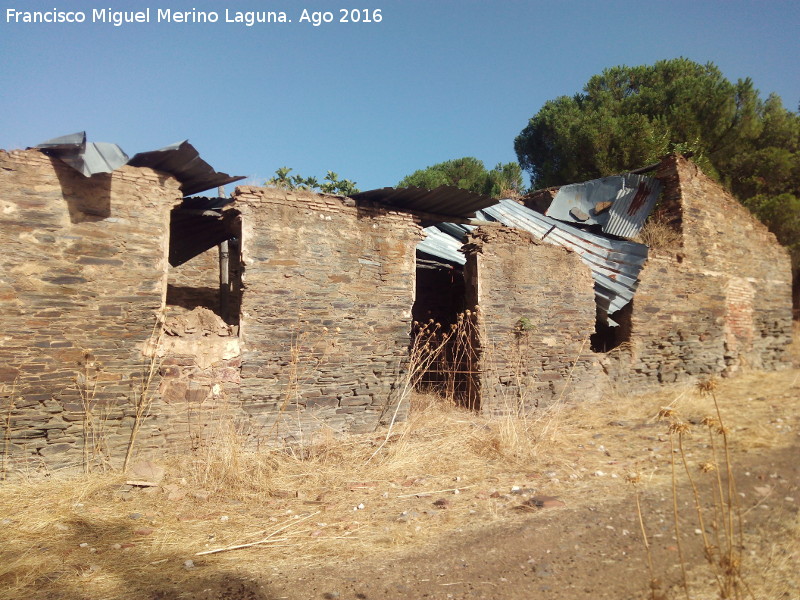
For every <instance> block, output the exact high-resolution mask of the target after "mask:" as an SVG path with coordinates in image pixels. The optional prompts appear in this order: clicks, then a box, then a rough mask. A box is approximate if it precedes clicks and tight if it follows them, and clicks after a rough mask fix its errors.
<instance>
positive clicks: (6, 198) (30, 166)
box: [0, 150, 181, 467]
mask: <svg viewBox="0 0 800 600" xmlns="http://www.w3.org/2000/svg"><path fill="white" fill-rule="evenodd" d="M180 198H181V193H180V190H179V188H178V182H177V181H175V180H174V179H173V178H171V177H170V176H167V175H164V174H162V173H157V172H155V171H152V170H150V169H142V168H131V167H123V168H121V169H119V170H117V171H115V172H114V173H113V174H100V175H95V176H94V177H91V178H86V177H84V176H83V175H81V174H79V173H78V172H77V171H75V170H74V169H72V168H71V167H68V166H67V165H66V164H64V163H62V162H61V161H60V160H56V159H51V158H48V157H47V156H45V155H44V154H42V153H40V152H38V151H35V150H28V151H14V152H10V153H7V152H0V228H1V232H2V233H1V235H2V237H1V238H0V242H1V243H0V301H1V302H2V310H0V386H2V387H0V390H2V392H0V395H1V396H2V397H1V398H0V410H2V415H3V416H2V421H3V424H4V428H3V429H4V432H3V433H4V435H3V437H4V442H5V443H6V444H7V445H6V446H4V455H3V457H4V460H5V461H6V463H5V464H4V467H9V462H8V461H11V466H13V467H15V466H20V467H22V466H32V467H39V466H41V465H42V464H46V465H47V466H49V467H61V466H67V465H76V464H81V462H82V461H83V460H84V459H85V458H88V460H91V461H99V462H105V461H107V460H109V457H111V456H114V457H115V459H114V464H119V463H118V459H119V458H121V456H124V448H125V446H126V444H127V442H128V439H129V433H130V426H131V424H132V422H133V416H132V403H133V402H134V398H135V395H136V394H137V393H138V388H139V386H140V384H141V380H142V373H143V372H144V371H146V363H147V359H146V358H145V357H144V356H143V350H144V347H145V344H146V343H147V341H148V339H149V338H150V336H151V334H152V332H153V329H154V325H155V323H156V314H157V313H158V312H159V311H160V310H161V308H162V306H163V304H164V297H165V292H166V286H165V282H166V273H167V260H166V257H167V244H168V231H169V230H168V227H167V224H168V222H169V216H168V215H169V211H170V208H171V207H172V206H173V205H174V204H175V203H176V202H178V201H179V200H180ZM158 426H159V423H158V420H157V419H154V420H153V421H152V422H151V423H149V424H148V428H152V427H156V428H157V427H158ZM142 437H143V439H144V438H146V437H147V434H146V433H144V432H143V434H142ZM84 442H86V443H87V444H88V446H87V447H85V448H84ZM84 452H85V455H84ZM12 458H13V460H11V459H12Z"/></svg>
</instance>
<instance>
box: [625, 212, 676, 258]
mask: <svg viewBox="0 0 800 600" xmlns="http://www.w3.org/2000/svg"><path fill="white" fill-rule="evenodd" d="M636 241H637V242H640V243H642V244H646V245H647V246H649V247H650V248H652V249H653V250H675V249H677V248H680V245H681V236H680V233H678V232H677V231H675V227H673V226H672V225H670V224H669V223H667V222H665V221H664V220H662V219H659V217H658V215H657V214H655V215H653V216H652V217H650V218H649V219H648V220H647V221H646V222H645V224H644V227H642V229H641V231H640V232H639V235H637V236H636Z"/></svg>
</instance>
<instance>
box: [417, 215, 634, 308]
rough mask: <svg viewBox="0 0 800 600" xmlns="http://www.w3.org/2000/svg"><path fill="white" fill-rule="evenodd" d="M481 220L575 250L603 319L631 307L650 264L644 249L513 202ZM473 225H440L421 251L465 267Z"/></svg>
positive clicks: (430, 232) (428, 230) (432, 229)
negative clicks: (466, 236)
mask: <svg viewBox="0 0 800 600" xmlns="http://www.w3.org/2000/svg"><path fill="white" fill-rule="evenodd" d="M477 217H478V218H479V219H483V220H486V221H496V222H499V223H502V224H503V225H507V226H509V227H514V228H516V229H522V230H525V231H528V232H530V233H531V234H533V235H534V236H536V237H537V238H538V239H540V240H544V241H545V242H549V243H551V244H554V245H557V246H563V247H564V248H569V249H570V250H573V251H574V252H576V253H577V254H578V256H580V258H581V260H582V261H583V262H584V264H586V265H587V266H588V267H589V269H591V271H592V278H593V279H594V282H595V289H594V291H595V299H596V301H597V306H598V307H599V308H600V311H601V314H606V315H608V314H613V313H615V312H617V311H618V310H619V309H620V308H622V307H623V306H625V305H626V304H628V302H630V301H631V299H632V298H633V296H634V294H635V293H636V287H637V286H638V277H639V273H640V271H641V270H642V267H643V266H644V263H645V261H646V260H647V252H648V248H647V246H645V245H644V244H638V243H635V242H628V241H624V240H616V239H610V238H607V237H604V236H602V235H597V234H594V233H590V232H588V231H583V230H581V229H578V228H577V227H572V226H571V225H567V224H566V223H562V222H561V221H558V220H556V219H552V218H550V217H546V216H544V215H542V214H541V213H538V212H536V211H533V210H531V209H529V208H526V207H524V206H522V205H520V204H518V203H517V202H514V201H513V200H500V202H498V203H496V204H495V205H494V206H490V207H487V208H484V209H483V210H481V211H479V212H478V213H477ZM472 228H473V227H471V226H469V225H454V224H452V223H440V224H438V225H437V226H435V227H427V228H426V229H425V233H426V234H427V237H426V238H425V240H423V241H422V242H420V243H419V244H418V245H417V250H419V251H420V252H423V253H425V254H428V255H431V256H435V257H437V258H440V259H443V260H446V261H449V262H452V263H457V264H461V265H463V264H464V263H465V262H466V261H465V258H464V256H463V254H461V252H459V249H460V248H461V245H462V244H463V239H464V234H465V233H466V232H467V231H469V230H470V229H472Z"/></svg>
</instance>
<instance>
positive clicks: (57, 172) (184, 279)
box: [0, 146, 791, 470]
mask: <svg viewBox="0 0 800 600" xmlns="http://www.w3.org/2000/svg"><path fill="white" fill-rule="evenodd" d="M100 151H101V153H102V148H101V149H100ZM184 151H186V147H185V146H184V147H182V149H179V150H176V152H179V153H178V154H169V155H168V157H167V158H164V156H161V155H158V156H155V157H154V155H155V153H151V155H147V156H145V155H137V157H139V158H138V160H136V157H135V159H134V160H131V161H127V164H126V162H125V161H124V160H122V161H121V166H118V167H117V168H114V169H113V170H111V172H106V173H96V174H93V175H91V176H88V177H87V176H86V175H85V174H83V173H81V172H79V170H78V169H77V167H76V165H75V164H73V163H74V161H73V162H72V163H71V164H72V166H70V164H67V159H70V160H71V158H70V156H65V155H63V154H61V155H59V154H58V153H57V152H47V149H44V150H43V149H30V150H24V151H12V152H0V227H1V228H2V229H1V230H0V301H2V311H0V385H2V388H0V400H1V401H2V405H0V421H1V422H2V423H3V443H4V446H3V449H2V460H3V468H4V469H6V470H8V469H17V468H39V467H43V466H44V467H49V468H56V467H64V466H78V465H80V464H82V463H84V464H85V463H86V462H87V461H90V462H95V463H97V462H108V463H110V464H112V465H114V466H119V465H120V464H121V461H122V458H123V457H124V455H125V453H126V449H127V448H128V446H129V444H130V441H131V432H132V431H133V430H137V429H138V433H137V435H136V437H135V440H134V447H135V452H136V453H137V454H142V453H152V452H154V451H157V450H159V449H166V448H192V447H196V446H198V445H200V444H203V443H205V441H206V440H207V437H208V436H209V435H211V433H210V432H212V431H215V425H218V424H220V423H223V422H224V423H227V424H230V425H232V427H231V431H234V430H235V432H236V435H241V436H243V437H244V438H247V439H249V440H250V441H251V442H252V443H253V444H254V445H257V444H259V443H264V444H271V443H274V442H275V441H276V440H277V441H282V442H303V441H306V440H309V439H311V436H313V434H314V433H315V432H316V431H319V430H320V429H322V428H326V427H328V428H331V429H333V430H335V431H337V432H367V431H373V430H374V429H375V428H376V427H378V426H379V425H380V424H381V423H383V424H386V423H388V422H390V421H391V420H392V419H395V418H403V416H404V415H405V413H406V411H407V410H408V392H409V390H410V387H412V386H414V385H416V384H417V383H418V380H417V379H413V380H412V379H410V377H409V374H410V373H411V374H414V375H420V380H421V381H423V382H427V383H428V384H430V385H431V386H432V387H434V388H435V387H436V385H437V384H441V383H442V380H441V379H438V377H439V376H437V375H436V373H434V372H433V369H432V368H431V369H430V371H431V372H430V373H417V371H416V369H417V368H418V366H415V365H411V366H409V355H410V353H412V354H413V351H414V346H415V341H417V340H418V335H419V327H420V325H416V326H414V321H417V322H421V323H422V324H423V325H424V324H425V323H428V322H430V321H433V322H435V323H439V324H440V325H441V328H442V329H448V328H449V329H453V330H455V329H456V328H459V327H461V326H462V325H464V324H465V323H466V326H465V327H464V329H463V331H464V335H463V336H462V340H461V343H462V344H463V345H464V350H463V352H461V353H460V354H459V355H458V356H455V354H454V355H453V357H451V358H452V359H453V360H452V361H451V362H450V363H449V366H450V368H451V369H452V371H453V372H454V373H455V374H456V375H455V381H454V382H451V383H452V391H453V393H454V395H455V396H456V399H457V400H459V401H461V402H463V403H465V404H468V405H470V406H472V407H474V408H475V409H479V410H484V411H486V412H489V413H496V412H505V411H508V410H520V409H522V410H533V409H535V407H536V406H539V405H544V404H547V403H552V402H554V401H560V400H565V401H566V400H570V399H586V398H591V397H592V396H596V395H598V394H603V393H606V392H607V390H608V389H609V388H610V386H611V385H612V384H613V385H619V386H629V387H634V388H637V389H638V388H645V387H647V386H651V385H658V384H660V383H662V382H673V381H681V380H690V379H692V378H697V377H701V376H707V375H711V374H720V373H728V372H732V371H735V370H736V369H741V368H745V367H748V368H759V369H779V368H783V367H786V366H788V365H789V357H788V354H787V348H788V344H789V342H790V336H791V276H790V263H789V257H788V254H787V252H786V251H785V250H784V249H783V248H782V247H781V246H779V245H778V244H777V242H776V241H775V238H774V236H772V234H770V233H769V232H768V231H767V230H766V229H765V227H764V226H763V225H761V224H760V223H758V222H757V221H756V220H755V218H754V217H752V216H751V215H750V214H749V213H748V212H747V211H746V209H744V208H743V207H742V206H741V205H740V204H739V203H738V202H736V201H735V199H734V198H732V197H731V196H730V195H729V194H727V193H726V192H725V191H723V190H722V189H721V188H720V187H719V186H718V185H717V184H716V183H715V182H714V181H712V180H711V179H709V178H708V177H706V176H705V175H703V173H701V172H700V171H699V170H698V169H697V167H696V166H695V165H694V164H693V163H691V162H689V161H687V160H685V159H683V158H681V157H677V156H670V157H667V158H665V159H664V161H662V163H661V164H660V165H659V167H658V169H657V171H656V172H655V173H654V178H655V179H657V180H658V181H659V182H660V190H661V191H660V199H659V204H658V207H657V214H658V215H659V218H660V219H661V220H662V221H663V222H664V223H667V226H668V227H670V228H671V230H672V231H673V233H674V237H675V239H674V242H673V244H672V245H671V246H669V247H665V248H663V249H651V250H650V252H649V254H648V252H647V248H646V247H644V246H641V245H639V244H634V243H633V242H628V241H625V240H622V239H619V236H617V238H616V239H614V236H606V237H603V236H597V237H591V236H589V237H588V238H587V239H589V240H590V241H589V242H586V240H583V238H581V240H583V241H580V242H579V243H580V244H589V245H590V246H591V245H592V244H594V245H597V244H600V245H608V248H607V249H606V250H604V252H606V254H605V256H608V257H610V258H609V260H617V259H619V260H620V261H622V263H624V262H625V261H626V260H629V259H631V260H632V261H633V263H636V271H635V272H636V273H637V274H638V275H637V276H636V277H632V276H630V275H626V274H625V273H624V272H623V271H624V268H627V267H624V268H623V267H619V268H620V269H622V270H620V271H619V273H617V272H616V271H613V269H612V267H610V266H609V267H608V269H612V271H613V272H612V271H608V269H606V270H607V271H608V272H609V273H611V274H610V275H609V274H608V273H606V275H604V277H608V278H609V279H608V282H607V286H608V287H610V288H616V281H617V280H619V281H622V280H625V281H626V282H627V283H625V285H622V284H620V285H621V288H624V289H622V291H621V292H620V293H621V294H623V296H624V295H625V294H626V293H629V294H630V297H631V298H632V300H617V299H616V298H617V297H616V296H615V295H614V294H611V295H610V296H608V295H604V292H603V291H602V290H603V289H605V288H603V286H602V285H601V284H598V276H597V272H596V271H597V269H594V271H593V268H590V267H589V266H587V263H586V260H585V256H584V255H583V254H582V252H583V251H582V250H581V249H580V248H578V249H577V250H576V249H575V248H571V247H569V245H567V246H565V245H563V244H560V243H552V242H553V238H554V237H556V235H557V234H558V232H553V230H550V231H548V230H547V229H545V233H543V234H537V233H536V230H531V229H526V228H525V226H523V225H524V223H525V222H526V221H525V218H529V219H531V220H533V221H536V220H537V219H540V218H541V219H549V218H550V217H545V216H544V215H540V216H534V217H531V216H530V215H531V213H535V214H536V215H539V213H536V212H535V211H533V210H530V208H526V207H525V206H522V204H518V203H513V202H512V204H513V206H511V205H509V204H502V203H501V204H496V202H495V201H493V200H491V199H487V198H485V197H481V196H477V195H474V194H470V193H467V192H462V191H460V190H446V189H440V190H434V191H433V192H428V191H423V190H391V189H384V190H375V191H373V192H366V193H363V194H357V195H355V196H353V197H352V198H343V197H338V196H325V195H320V194H314V193H309V192H301V191H284V190H279V189H274V188H258V187H250V186H242V187H238V188H236V191H235V192H234V194H233V195H232V197H231V198H198V197H186V196H187V194H192V193H194V192H196V191H202V189H195V188H197V187H198V186H199V187H201V188H203V184H205V185H206V187H205V188H203V189H209V188H211V189H213V188H214V187H216V185H219V184H220V183H227V182H228V181H231V180H235V179H236V178H228V177H227V176H226V175H224V174H215V173H214V172H213V170H210V173H211V175H212V176H211V177H210V178H206V179H205V180H204V179H203V176H202V175H201V176H198V174H197V169H196V164H197V163H196V160H195V159H194V158H193V159H192V168H191V169H187V168H181V167H186V165H185V164H184V165H182V166H181V165H179V167H178V168H176V166H175V164H173V163H175V162H176V160H177V159H176V156H177V157H178V158H180V157H181V156H183V157H184V158H185V155H184V154H180V152H184ZM165 156H167V155H165ZM126 158H127V157H126ZM178 162H180V160H178ZM184 162H186V161H184ZM203 164H205V163H203ZM205 166H206V167H207V165H205ZM215 176H221V177H222V178H221V179H220V177H216V178H215ZM212 185H213V187H211V186H212ZM653 201H655V196H654V197H653ZM503 202H504V203H509V202H511V201H503ZM526 202H527V204H528V205H529V207H534V206H535V207H536V208H538V209H539V210H543V209H542V203H544V204H545V205H546V204H548V203H551V202H552V200H551V199H547V198H545V199H544V200H543V198H542V197H541V196H538V197H534V198H529V199H528V200H527V201H526ZM517 210H519V211H527V212H526V213H525V214H524V215H522V216H521V217H519V219H520V220H519V221H515V223H516V222H518V223H521V224H522V225H520V226H514V227H511V226H508V225H506V224H504V223H505V222H506V221H505V219H506V218H509V219H510V218H512V216H513V214H512V213H514V211H517ZM476 211H484V212H482V213H480V212H479V213H478V214H479V216H481V217H482V219H481V220H480V221H474V220H470V219H471V217H472V216H473V215H474V214H475V213H476ZM504 211H505V212H504ZM520 214H522V213H520ZM574 214H579V213H574ZM492 215H495V216H494V217H493V216H492ZM509 215H511V216H509ZM523 217H524V218H523ZM515 218H516V217H515ZM441 223H444V224H441ZM437 224H438V225H437ZM446 224H449V225H446ZM459 224H460V225H459ZM432 226H436V228H437V230H438V232H439V233H444V232H445V231H446V230H447V229H448V227H449V228H450V232H451V234H452V235H450V236H449V238H447V239H446V240H445V238H444V237H443V238H442V241H441V244H439V246H437V247H434V249H431V247H430V246H429V247H427V249H426V246H425V242H424V241H425V240H428V243H430V241H431V240H432V239H434V238H435V236H436V235H439V234H438V233H430V232H431V227H432ZM459 227H460V229H459ZM548 229H549V228H548ZM576 231H577V229H576ZM565 235H566V234H565ZM576 235H579V236H583V235H584V234H583V233H579V234H576ZM437 239H438V238H437ZM605 239H609V240H611V241H610V242H605V241H602V240H605ZM592 240H594V241H592ZM598 240H600V241H598ZM448 244H449V246H448ZM620 244H622V245H620ZM625 244H628V245H625ZM642 248H643V250H642ZM637 252H644V254H643V255H640V254H637ZM615 257H616V258H615ZM631 257H633V258H631ZM604 260H605V259H604ZM616 264H618V263H615V262H609V265H616ZM620 264H621V263H620ZM604 268H605V267H604ZM614 268H616V267H614ZM221 270H222V272H223V273H224V274H227V275H225V276H224V277H223V284H220V273H221ZM626 289H627V290H628V292H625V290H626ZM634 292H635V295H633V294H634ZM604 299H605V300H604ZM604 302H605V304H604ZM615 302H617V304H618V305H619V306H615V304H614V303H615ZM476 307H477V310H476ZM465 311H469V314H466V316H465ZM415 327H416V328H415ZM410 348H411V350H410ZM423 370H424V369H423ZM137 410H138V416H137ZM139 428H140V429H139ZM231 434H232V433H231Z"/></svg>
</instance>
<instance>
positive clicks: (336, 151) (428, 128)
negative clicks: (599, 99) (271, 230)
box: [0, 0, 800, 189]
mask: <svg viewBox="0 0 800 600" xmlns="http://www.w3.org/2000/svg"><path fill="white" fill-rule="evenodd" d="M110 5H111V6H113V9H114V10H122V11H136V10H142V9H144V8H147V7H149V8H150V9H151V22H150V23H135V24H123V25H122V26H120V27H115V26H114V25H112V24H110V23H90V22H89V21H90V20H91V16H92V15H91V13H92V9H102V8H109V7H110ZM0 8H1V9H2V13H0V57H2V59H1V60H0V148H5V149H11V148H22V147H26V146H30V145H35V144H37V143H39V142H41V141H43V140H45V139H48V138H52V137H56V136H59V135H64V134H67V133H73V132H75V131H81V130H85V131H86V132H87V134H88V138H89V140H90V141H108V142H116V143H117V144H119V145H120V146H121V147H122V148H123V150H125V151H126V152H127V153H128V154H129V155H131V156H132V155H133V154H135V153H136V152H141V151H146V150H153V149H156V148H160V147H162V146H165V145H167V144H170V143H172V142H175V141H179V140H182V139H189V141H190V142H192V143H193V144H194V145H195V147H196V148H197V149H198V150H199V151H200V153H201V155H202V156H203V157H204V158H205V159H206V160H207V161H208V162H209V163H211V164H212V165H213V166H214V167H215V168H216V169H218V170H221V171H226V172H228V173H231V174H237V175H245V176H247V177H248V178H249V179H250V180H251V181H252V182H254V183H259V184H260V183H262V182H263V180H265V179H267V178H268V177H269V176H270V175H271V174H272V173H273V172H274V170H275V169H276V168H278V167H280V166H284V165H286V166H289V167H293V168H294V170H295V172H299V173H301V174H303V175H306V176H309V175H314V176H317V177H319V178H322V176H324V174H325V172H326V171H327V170H329V169H330V170H333V171H336V172H337V173H339V174H340V175H341V176H342V177H348V178H350V179H353V180H355V181H357V183H358V186H359V187H360V188H361V189H372V188H376V187H383V186H391V185H395V184H396V183H397V182H398V180H399V179H401V178H402V177H403V176H405V175H407V174H408V173H410V172H412V171H414V170H416V169H418V168H423V167H425V166H428V165H431V164H434V163H436V162H441V161H443V160H448V159H452V158H457V157H460V156H476V157H478V158H480V159H481V160H483V161H484V162H485V163H486V165H487V167H492V166H494V165H495V164H496V163H498V162H508V161H512V160H516V156H515V154H514V149H513V142H514V137H515V136H516V135H517V134H518V133H519V132H520V131H521V130H522V128H523V127H524V126H525V125H526V123H527V121H528V119H529V118H530V117H531V116H533V115H534V114H535V113H536V112H537V111H538V110H539V108H541V106H542V104H543V103H544V102H545V101H547V100H549V99H552V98H555V97H557V96H560V95H564V94H567V95H571V94H574V93H576V92H578V91H580V89H581V88H582V86H583V85H584V84H585V83H586V81H587V80H588V79H589V77H591V76H592V75H594V74H596V73H599V72H600V71H602V70H603V69H604V68H606V67H611V66H615V65H620V64H627V65H638V64H651V63H653V62H655V61H657V60H660V59H665V58H675V57H678V56H685V57H688V58H690V59H692V60H695V61H697V62H702V63H705V62H708V61H711V62H714V63H716V64H717V65H718V66H719V67H720V68H721V70H722V71H723V73H724V74H725V75H726V76H727V77H728V78H729V79H732V80H735V79H737V78H741V77H751V78H752V79H753V81H754V83H755V86H756V87H757V88H758V89H759V90H760V91H761V93H762V96H764V97H766V95H767V94H768V93H770V92H775V93H777V94H779V95H780V96H781V97H782V98H783V100H784V104H785V105H786V106H787V107H788V108H791V109H795V110H796V109H797V106H798V103H800V60H798V57H800V2H797V1H796V0H793V1H785V2H784V1H778V0H765V1H762V2H755V1H753V2H742V1H735V0H731V1H725V2H712V1H703V0H693V1H682V0H677V1H676V0H673V1H671V2H663V1H659V2H643V1H639V2H622V1H619V2H588V1H582V2H577V1H576V2H558V1H552V0H551V1H549V2H538V1H533V2H518V1H505V2H502V1H500V2H476V1H471V0H462V1H453V2H451V1H443V2H430V1H429V2H419V1H416V0H406V1H397V0H359V1H357V2H352V1H350V2H336V3H332V2H319V1H314V0H310V1H309V2H295V1H294V0H276V1H271V2H253V1H248V0H232V1H229V2H220V1H218V2H211V1H207V0H149V1H141V0H127V1H121V2H120V1H118V0H106V1H105V2H101V1H88V0H48V1H46V2H40V1H33V0H27V1H26V0H0ZM54 8H56V9H58V10H60V11H84V12H85V13H86V15H87V22H85V23H83V24H77V23H75V24H70V23H55V24H24V23H8V22H7V13H8V9H16V10H31V11H32V10H40V11H42V10H44V11H52V10H53V9H54ZM159 8H160V9H170V10H173V11H190V10H192V9H193V8H194V9H196V10H197V11H216V12H217V13H218V14H219V15H220V21H219V22H217V23H215V24H202V23H174V22H173V23H166V22H161V23H158V22H156V11H157V10H158V9H159ZM341 8H356V9H367V10H368V11H369V12H370V14H373V11H374V10H376V9H379V10H380V13H381V16H382V21H381V22H380V23H339V22H337V21H338V19H339V16H340V12H339V9H341ZM225 9H228V10H229V11H230V12H231V14H233V13H234V11H259V10H260V11H264V10H270V11H284V12H286V14H287V17H288V18H289V19H291V20H292V23H286V24H276V23H271V24H255V25H254V26H252V27H246V26H244V25H241V24H234V23H224V22H222V21H224V19H225ZM303 9H307V10H308V11H309V13H312V12H314V11H331V12H332V13H333V17H334V22H333V23H330V24H323V25H321V26H319V27H314V26H313V25H312V24H310V23H300V22H299V19H300V17H301V15H302V11H303ZM362 14H363V11H362Z"/></svg>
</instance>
